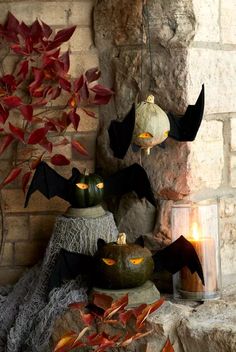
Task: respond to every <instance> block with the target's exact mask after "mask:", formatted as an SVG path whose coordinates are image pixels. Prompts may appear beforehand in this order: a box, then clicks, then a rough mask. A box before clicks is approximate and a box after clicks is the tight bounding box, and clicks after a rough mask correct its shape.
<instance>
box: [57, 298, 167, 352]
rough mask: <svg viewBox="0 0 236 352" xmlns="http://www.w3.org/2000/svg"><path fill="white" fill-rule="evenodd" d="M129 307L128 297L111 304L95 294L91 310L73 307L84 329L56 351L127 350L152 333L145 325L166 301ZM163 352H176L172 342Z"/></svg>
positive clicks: (66, 337) (68, 337)
mask: <svg viewBox="0 0 236 352" xmlns="http://www.w3.org/2000/svg"><path fill="white" fill-rule="evenodd" d="M127 304H128V295H125V296H123V297H121V298H119V299H117V300H115V301H112V298H111V297H110V296H107V295H104V294H95V295H94V297H93V305H92V306H91V305H90V307H89V309H88V308H86V305H85V304H84V303H74V304H71V305H70V308H73V309H76V310H78V311H79V313H80V320H81V322H82V324H83V325H84V327H83V328H82V330H81V331H79V332H74V331H72V332H70V333H68V334H66V335H64V336H63V337H62V338H61V339H60V341H59V342H58V343H57V345H56V346H55V348H54V352H68V351H73V350H74V349H75V348H76V347H79V348H81V350H83V347H85V348H90V349H89V351H95V352H103V351H106V350H107V349H108V348H122V347H123V348H125V347H127V346H129V345H130V344H131V343H132V342H133V341H135V340H138V339H140V338H142V337H145V336H147V335H149V334H150V333H152V330H148V328H147V326H146V320H147V318H148V316H149V315H150V314H151V313H153V312H154V311H156V310H157V309H158V308H159V307H160V306H161V305H162V304H163V300H158V301H156V302H154V303H152V304H149V305H147V304H142V305H140V306H138V307H136V308H131V309H127V308H126V306H127ZM106 327H109V328H108V329H106ZM113 331H114V334H113V333H112V332H113ZM160 347H161V346H160ZM162 352H174V349H173V347H172V345H171V343H170V341H169V339H168V340H167V342H166V344H165V346H164V347H163V349H162Z"/></svg>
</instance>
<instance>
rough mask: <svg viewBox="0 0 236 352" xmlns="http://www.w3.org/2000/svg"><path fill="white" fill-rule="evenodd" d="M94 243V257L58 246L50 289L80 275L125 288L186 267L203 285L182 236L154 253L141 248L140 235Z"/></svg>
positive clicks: (189, 246) (196, 262)
mask: <svg viewBox="0 0 236 352" xmlns="http://www.w3.org/2000/svg"><path fill="white" fill-rule="evenodd" d="M97 246H98V249H97V252H96V253H95V254H94V255H93V256H91V255H86V254H81V253H74V252H68V251H67V250H65V249H61V250H60V252H59V254H58V257H57V259H56V262H55V265H54V268H53V270H52V273H51V276H50V278H49V283H48V290H49V292H50V291H51V290H52V289H53V288H55V287H60V286H61V285H62V283H63V281H64V280H70V279H75V278H76V277H77V276H78V275H79V274H82V275H86V276H87V277H89V279H90V280H89V281H90V282H91V285H92V286H93V285H95V286H97V287H102V288H106V289H127V288H134V287H138V286H140V285H143V284H144V283H145V282H146V281H147V280H149V279H151V277H152V274H153V272H154V271H160V270H167V271H169V272H170V273H172V274H174V273H176V272H177V271H179V270H180V269H182V268H183V267H185V266H187V267H188V268H189V270H190V271H191V272H192V273H194V272H197V273H198V276H199V277H200V279H201V281H202V284H203V285H204V276H203V271H202V266H201V263H200V261H199V258H198V255H197V253H196V251H195V249H194V247H193V246H192V244H191V243H190V242H189V241H188V240H186V239H185V237H183V236H180V237H179V238H178V239H177V240H176V241H175V242H173V243H172V244H170V245H169V246H167V247H166V248H164V249H162V250H160V251H158V252H156V253H155V254H154V255H152V253H151V252H150V251H149V250H148V249H147V248H145V247H144V245H143V240H142V237H140V238H139V239H138V240H137V241H136V242H135V243H126V236H125V234H123V233H121V234H119V236H118V240H117V242H111V243H106V242H105V241H104V240H102V239H99V240H98V242H97Z"/></svg>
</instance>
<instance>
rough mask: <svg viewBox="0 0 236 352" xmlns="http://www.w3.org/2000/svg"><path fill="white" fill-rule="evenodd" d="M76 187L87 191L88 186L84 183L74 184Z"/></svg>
mask: <svg viewBox="0 0 236 352" xmlns="http://www.w3.org/2000/svg"><path fill="white" fill-rule="evenodd" d="M76 186H77V187H79V188H80V189H88V187H89V186H88V185H87V184H86V183H76Z"/></svg>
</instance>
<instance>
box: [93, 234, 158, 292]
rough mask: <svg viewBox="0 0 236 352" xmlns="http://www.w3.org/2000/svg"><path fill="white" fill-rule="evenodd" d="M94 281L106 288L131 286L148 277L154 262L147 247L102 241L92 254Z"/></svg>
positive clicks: (138, 284) (137, 284) (139, 283)
mask: <svg viewBox="0 0 236 352" xmlns="http://www.w3.org/2000/svg"><path fill="white" fill-rule="evenodd" d="M120 235H124V234H120ZM94 260H95V261H94V264H95V275H94V276H95V282H96V285H97V286H99V287H103V288H107V289H123V288H132V287H137V286H140V285H142V284H144V283H145V282H146V281H147V280H148V279H150V277H151V275H152V272H153V268H154V263H153V259H152V254H151V252H150V251H149V250H148V249H147V248H143V247H141V246H139V245H138V244H135V243H131V244H127V243H126V242H125V241H123V242H122V241H121V242H119V238H118V242H117V243H114V242H112V243H105V242H104V243H103V245H102V246H101V247H100V248H99V249H98V251H97V252H96V253H95V255H94Z"/></svg>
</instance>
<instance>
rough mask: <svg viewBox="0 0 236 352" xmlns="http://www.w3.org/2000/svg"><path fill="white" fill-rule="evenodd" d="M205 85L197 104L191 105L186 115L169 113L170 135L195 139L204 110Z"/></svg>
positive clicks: (189, 139) (181, 139)
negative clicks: (178, 115)
mask: <svg viewBox="0 0 236 352" xmlns="http://www.w3.org/2000/svg"><path fill="white" fill-rule="evenodd" d="M204 100H205V96H204V85H203V86H202V90H201V92H200V94H199V97H198V99H197V101H196V104H195V105H189V106H188V107H187V110H186V112H185V114H184V116H180V117H176V116H174V115H172V114H171V113H168V118H169V121H170V132H169V137H171V138H174V139H176V140H177V141H180V142H184V141H193V140H194V139H195V137H196V134H197V132H198V129H199V127H200V124H201V121H202V117H203V112H204Z"/></svg>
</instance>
